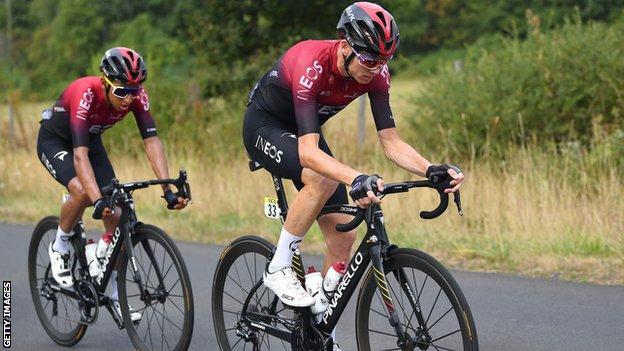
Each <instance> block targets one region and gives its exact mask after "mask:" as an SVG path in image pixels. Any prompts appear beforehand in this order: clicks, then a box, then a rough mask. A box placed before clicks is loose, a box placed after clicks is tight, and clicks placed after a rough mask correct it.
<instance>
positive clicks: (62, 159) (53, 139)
mask: <svg viewBox="0 0 624 351" xmlns="http://www.w3.org/2000/svg"><path fill="white" fill-rule="evenodd" d="M37 158H39V161H41V163H42V164H43V165H44V166H45V168H46V169H47V170H48V172H50V174H51V175H52V176H53V177H54V179H56V181H57V182H59V183H61V184H62V185H63V186H65V187H67V184H69V181H70V180H72V179H73V178H74V177H76V169H75V168H74V147H73V145H72V141H71V140H66V139H64V138H61V137H60V136H58V135H57V134H55V133H53V132H50V131H48V130H46V129H45V128H43V127H40V128H39V136H38V137H37ZM89 161H90V162H91V168H93V173H94V175H95V180H96V182H97V185H98V186H99V187H100V189H101V188H103V187H104V186H106V185H108V184H109V183H110V181H111V179H113V178H115V171H114V170H113V165H111V163H110V160H109V159H108V154H107V153H106V149H104V144H102V137H101V136H97V137H96V138H92V139H91V141H90V143H89Z"/></svg>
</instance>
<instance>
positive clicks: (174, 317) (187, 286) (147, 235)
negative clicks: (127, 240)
mask: <svg viewBox="0 0 624 351" xmlns="http://www.w3.org/2000/svg"><path fill="white" fill-rule="evenodd" d="M132 245H133V247H134V249H133V250H134V251H133V252H134V259H135V261H136V265H137V268H138V271H139V274H140V276H141V279H142V281H143V286H144V288H145V291H144V294H143V296H146V297H147V299H145V300H142V294H141V291H140V290H139V286H138V284H137V283H135V282H134V279H133V274H134V273H133V272H134V271H133V268H132V265H129V264H128V256H127V255H126V253H125V250H122V251H121V255H122V256H121V264H120V270H119V274H118V277H117V279H118V287H119V304H120V307H121V314H122V317H123V322H124V326H125V328H126V331H127V332H128V335H129V336H130V339H131V340H132V343H133V344H134V346H135V347H136V348H137V349H139V350H186V349H188V347H189V344H190V342H191V337H192V335H193V323H194V306H193V291H192V288H191V281H190V279H189V275H188V272H187V269H186V265H185V264H184V260H183V259H182V255H181V254H180V251H179V250H178V248H177V246H176V245H175V243H174V242H173V240H172V239H171V238H170V237H169V236H168V235H167V234H166V233H165V232H164V231H163V230H161V229H159V228H157V227H155V226H151V225H145V224H141V225H138V226H137V227H136V228H135V231H134V234H133V235H132ZM130 308H133V310H134V312H138V313H141V319H140V320H139V321H137V322H134V323H133V322H132V319H131V317H130V313H131V311H130Z"/></svg>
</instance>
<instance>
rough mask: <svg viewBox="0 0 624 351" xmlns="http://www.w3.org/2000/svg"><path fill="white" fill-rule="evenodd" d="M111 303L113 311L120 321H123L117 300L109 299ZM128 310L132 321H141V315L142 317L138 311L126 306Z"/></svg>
mask: <svg viewBox="0 0 624 351" xmlns="http://www.w3.org/2000/svg"><path fill="white" fill-rule="evenodd" d="M111 304H112V305H113V309H114V310H115V313H116V314H117V317H119V320H120V321H123V317H122V316H121V306H120V305H119V301H118V300H111ZM128 310H130V311H129V312H130V319H131V320H132V323H138V322H139V321H141V317H143V316H142V315H141V314H140V313H139V312H135V311H134V309H132V306H128Z"/></svg>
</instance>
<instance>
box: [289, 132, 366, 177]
mask: <svg viewBox="0 0 624 351" xmlns="http://www.w3.org/2000/svg"><path fill="white" fill-rule="evenodd" d="M319 138H320V137H319V134H318V133H310V134H306V135H302V136H300V137H299V139H298V140H299V141H298V151H299V160H300V161H301V165H302V166H303V167H305V168H309V169H311V170H313V171H315V172H316V173H318V174H320V175H322V176H325V177H327V178H329V179H333V180H335V181H337V182H339V183H342V184H345V185H351V182H353V179H355V177H357V176H358V175H360V174H362V172H358V171H356V170H355V169H353V168H351V167H348V166H345V165H344V164H342V163H340V162H339V161H338V160H336V159H335V158H333V157H331V156H329V155H328V154H326V153H325V152H324V151H323V150H321V149H319V147H318V143H319Z"/></svg>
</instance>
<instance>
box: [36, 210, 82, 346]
mask: <svg viewBox="0 0 624 351" xmlns="http://www.w3.org/2000/svg"><path fill="white" fill-rule="evenodd" d="M58 223H59V219H58V217H55V216H49V217H45V218H43V219H42V220H41V221H39V223H38V224H37V226H36V227H35V230H34V231H33V235H32V237H31V239H30V245H29V248H28V281H29V286H30V294H31V296H32V299H33V304H34V305H35V311H36V313H37V317H38V318H39V321H40V322H41V325H42V326H43V329H44V330H45V332H46V333H47V334H48V336H49V337H50V338H51V339H52V340H54V342H55V343H57V344H59V345H61V346H67V347H69V346H74V345H76V344H77V343H78V342H79V341H80V340H81V339H82V337H83V336H84V335H85V332H86V330H87V325H84V324H79V323H76V327H71V324H70V327H69V330H68V331H67V332H62V331H60V330H59V325H58V320H59V318H58V316H57V319H56V320H57V323H56V327H55V325H54V323H53V322H52V319H53V318H48V316H47V314H46V309H47V306H48V304H46V306H44V305H43V303H42V299H41V296H40V291H41V290H40V287H39V286H38V282H39V281H41V280H47V279H54V278H52V276H51V272H49V271H50V269H49V267H50V258H49V256H48V247H47V245H49V242H51V241H49V237H50V236H53V237H55V236H56V230H57V228H58ZM50 233H51V234H50ZM46 239H48V241H47V242H46V243H43V245H41V244H42V242H44V241H46ZM52 240H54V239H52ZM40 250H43V252H41V251H40ZM74 252H75V251H74ZM38 258H39V259H40V261H38ZM45 262H47V263H45ZM74 264H77V263H76V261H75V260H74ZM45 266H47V269H46V268H45ZM37 268H41V269H44V270H45V272H44V274H43V275H44V276H43V277H38V269H37ZM55 296H59V297H60V299H67V300H68V301H69V299H70V298H69V297H67V296H65V295H62V294H56V295H55ZM48 302H49V301H48ZM69 302H70V304H71V301H69ZM65 312H66V314H67V305H65ZM68 317H69V316H68ZM73 317H74V318H77V317H76V315H74V316H73ZM64 323H69V322H67V320H66V321H65V322H64Z"/></svg>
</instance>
